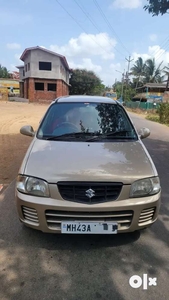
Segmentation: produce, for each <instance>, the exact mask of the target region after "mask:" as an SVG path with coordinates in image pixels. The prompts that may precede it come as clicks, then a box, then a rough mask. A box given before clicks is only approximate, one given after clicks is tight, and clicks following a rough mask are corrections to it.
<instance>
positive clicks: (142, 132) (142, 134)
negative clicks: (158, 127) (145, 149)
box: [138, 128, 150, 139]
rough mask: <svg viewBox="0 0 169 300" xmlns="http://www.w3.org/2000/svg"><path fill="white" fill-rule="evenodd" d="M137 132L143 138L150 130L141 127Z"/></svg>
mask: <svg viewBox="0 0 169 300" xmlns="http://www.w3.org/2000/svg"><path fill="white" fill-rule="evenodd" d="M138 134H139V136H140V138H141V139H145V138H147V137H148V136H149V135H150V130H149V129H148V128H141V129H140V131H139V133H138Z"/></svg>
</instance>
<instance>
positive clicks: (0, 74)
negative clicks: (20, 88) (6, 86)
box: [0, 64, 10, 78]
mask: <svg viewBox="0 0 169 300" xmlns="http://www.w3.org/2000/svg"><path fill="white" fill-rule="evenodd" d="M0 78H10V74H9V71H8V70H7V68H6V67H3V66H2V65H1V64H0Z"/></svg>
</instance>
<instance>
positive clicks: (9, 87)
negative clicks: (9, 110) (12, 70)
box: [0, 78, 20, 96]
mask: <svg viewBox="0 0 169 300" xmlns="http://www.w3.org/2000/svg"><path fill="white" fill-rule="evenodd" d="M0 93H1V94H5V95H7V96H18V95H19V93H20V92H19V79H12V78H0Z"/></svg>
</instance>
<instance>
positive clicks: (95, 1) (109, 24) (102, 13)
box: [93, 0, 130, 54]
mask: <svg viewBox="0 0 169 300" xmlns="http://www.w3.org/2000/svg"><path fill="white" fill-rule="evenodd" d="M93 2H94V4H95V5H96V7H97V9H98V10H99V12H100V14H101V15H102V17H103V19H104V20H105V22H106V23H107V25H108V27H109V28H110V30H111V31H112V32H113V33H114V35H115V36H116V38H117V39H118V40H119V42H120V44H121V45H122V47H123V48H124V49H125V51H127V52H128V53H129V54H130V51H128V49H127V48H126V47H125V46H124V44H123V43H122V41H121V39H120V38H119V36H118V34H117V33H116V32H115V30H114V28H113V26H112V25H111V23H110V22H109V20H108V19H107V17H106V16H105V14H104V12H103V10H102V9H101V7H100V5H99V4H98V2H97V0H93Z"/></svg>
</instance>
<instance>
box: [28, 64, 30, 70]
mask: <svg viewBox="0 0 169 300" xmlns="http://www.w3.org/2000/svg"><path fill="white" fill-rule="evenodd" d="M28 71H30V63H28Z"/></svg>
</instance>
